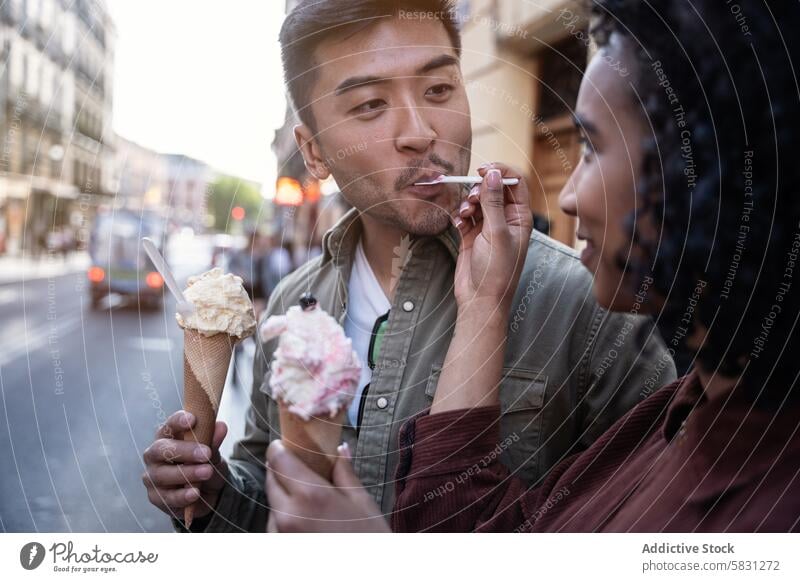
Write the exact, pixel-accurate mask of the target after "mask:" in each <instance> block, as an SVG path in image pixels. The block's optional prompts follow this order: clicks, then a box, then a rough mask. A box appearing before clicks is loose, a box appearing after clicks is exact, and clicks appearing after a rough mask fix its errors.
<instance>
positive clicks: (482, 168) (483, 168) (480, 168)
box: [478, 162, 492, 170]
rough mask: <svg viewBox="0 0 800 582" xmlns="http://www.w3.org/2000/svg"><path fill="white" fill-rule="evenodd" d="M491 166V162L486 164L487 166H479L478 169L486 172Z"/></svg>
mask: <svg viewBox="0 0 800 582" xmlns="http://www.w3.org/2000/svg"><path fill="white" fill-rule="evenodd" d="M491 165H492V163H491V162H486V163H485V164H481V165H480V166H478V169H479V170H485V169H486V168H488V167H489V166H491Z"/></svg>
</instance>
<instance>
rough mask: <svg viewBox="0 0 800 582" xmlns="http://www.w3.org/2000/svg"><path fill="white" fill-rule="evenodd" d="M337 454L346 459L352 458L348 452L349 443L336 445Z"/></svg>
mask: <svg viewBox="0 0 800 582" xmlns="http://www.w3.org/2000/svg"><path fill="white" fill-rule="evenodd" d="M338 451H339V455H340V456H342V457H344V458H345V459H347V460H348V461H350V460H352V458H353V457H352V455H351V454H350V445H348V444H347V443H342V444H340V445H339V447H338Z"/></svg>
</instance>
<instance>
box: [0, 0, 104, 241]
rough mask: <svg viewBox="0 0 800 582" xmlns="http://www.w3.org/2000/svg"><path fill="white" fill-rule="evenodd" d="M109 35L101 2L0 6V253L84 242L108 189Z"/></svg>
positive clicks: (21, 0)
mask: <svg viewBox="0 0 800 582" xmlns="http://www.w3.org/2000/svg"><path fill="white" fill-rule="evenodd" d="M115 34H116V33H115V29H114V25H113V23H112V21H111V18H110V16H109V14H108V12H107V10H106V8H105V5H104V3H103V2H102V1H98V0H6V1H5V2H0V143H2V149H1V150H0V252H3V253H14V254H16V253H20V252H24V251H28V252H33V253H36V252H38V251H41V250H42V249H43V246H44V241H45V240H46V236H47V232H48V231H49V230H53V229H69V230H71V231H73V234H75V235H77V236H79V237H81V235H82V234H83V237H84V238H85V236H86V232H87V225H88V224H90V222H91V215H92V213H93V211H94V209H95V208H96V207H97V206H98V205H100V204H104V203H105V202H106V201H107V200H108V199H109V198H110V196H111V195H112V193H113V192H114V190H115V186H116V185H115V183H114V151H113V144H112V142H113V139H112V136H113V134H112V129H111V125H112V116H113V78H114V41H115Z"/></svg>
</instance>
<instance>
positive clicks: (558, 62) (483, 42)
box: [458, 0, 592, 246]
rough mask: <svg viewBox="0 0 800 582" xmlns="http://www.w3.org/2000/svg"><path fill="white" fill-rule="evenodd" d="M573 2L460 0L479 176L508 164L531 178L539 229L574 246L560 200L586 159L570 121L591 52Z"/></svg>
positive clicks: (571, 227)
mask: <svg viewBox="0 0 800 582" xmlns="http://www.w3.org/2000/svg"><path fill="white" fill-rule="evenodd" d="M580 6H581V3H580V2H576V1H574V0H540V1H537V2H520V1H519V0H461V1H460V2H459V5H458V7H459V8H458V9H459V18H460V20H461V27H462V33H463V43H464V55H463V65H462V66H463V71H464V81H465V83H466V85H467V90H468V95H469V98H470V103H471V106H472V122H473V157H472V166H473V171H474V170H475V168H476V167H477V166H479V165H480V164H482V163H484V162H487V161H503V162H506V163H509V164H512V165H513V166H515V167H517V168H519V169H520V170H522V171H523V172H524V173H525V174H526V175H527V178H528V185H529V188H530V191H531V205H532V207H533V210H534V213H535V215H536V217H537V225H538V226H539V228H540V229H541V230H544V231H546V232H548V233H549V234H550V235H551V236H552V237H553V238H555V239H557V240H560V241H561V242H564V243H566V244H568V245H570V246H575V245H576V242H577V241H576V240H575V226H576V225H575V221H574V219H572V218H570V217H568V216H566V215H565V214H564V213H562V212H561V210H560V209H559V207H558V194H559V192H560V191H561V189H562V188H563V187H564V185H565V184H566V182H567V179H568V178H569V175H570V174H571V173H572V170H573V168H574V167H575V166H576V165H577V163H578V160H579V156H580V145H579V141H578V132H577V131H576V129H575V126H574V123H573V119H572V114H573V111H574V108H575V102H576V99H577V95H578V88H579V86H580V82H581V78H582V76H583V71H584V69H585V67H586V64H587V60H588V56H589V54H590V53H591V50H592V47H591V46H590V43H589V37H588V34H587V21H586V18H585V12H584V11H582V10H581V8H580Z"/></svg>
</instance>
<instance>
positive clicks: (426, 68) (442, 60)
mask: <svg viewBox="0 0 800 582" xmlns="http://www.w3.org/2000/svg"><path fill="white" fill-rule="evenodd" d="M458 63H459V61H458V58H457V57H454V56H453V55H447V54H445V55H439V56H438V57H435V58H433V59H431V60H430V61H428V62H427V63H425V64H424V65H422V67H421V68H420V69H419V70H418V71H417V72H418V73H420V74H422V73H430V72H431V71H433V70H434V69H439V68H441V67H449V66H450V65H458Z"/></svg>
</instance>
